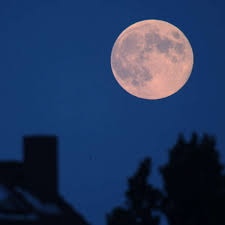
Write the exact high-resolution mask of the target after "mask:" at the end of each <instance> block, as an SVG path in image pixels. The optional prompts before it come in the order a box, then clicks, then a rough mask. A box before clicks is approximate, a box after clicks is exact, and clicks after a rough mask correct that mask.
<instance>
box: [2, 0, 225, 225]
mask: <svg viewBox="0 0 225 225" xmlns="http://www.w3.org/2000/svg"><path fill="white" fill-rule="evenodd" d="M224 10H225V1H223V0H198V1H197V0H189V1H184V0H176V1H175V0H172V1H171V0H170V1H168V0H162V1H157V0H155V1H150V0H130V1H127V0H113V1H111V0H109V1H103V0H102V1H101V0H98V1H91V0H88V1H74V0H60V1H59V0H58V1H57V0H55V1H53V0H40V1H30V0H20V1H18V0H7V1H0V106H1V108H0V135H1V136H0V159H1V160H6V159H7V160H14V159H16V160H21V159H22V136H23V135H30V134H55V135H58V136H59V156H60V158H59V163H60V166H59V175H60V176H59V179H60V187H59V189H60V193H61V194H62V195H63V196H64V197H65V199H66V200H67V201H68V202H70V203H71V204H72V205H73V207H74V208H75V209H77V210H78V211H79V212H80V213H82V214H83V215H84V216H85V218H86V219H87V220H88V221H89V222H90V223H92V224H93V225H103V224H105V214H106V213H107V212H110V211H111V210H112V209H113V207H115V206H117V205H119V204H122V202H123V201H124V191H125V190H126V184H127V177H129V176H131V175H133V173H134V172H135V170H136V168H137V166H138V164H139V162H140V161H141V160H142V159H143V158H144V157H146V156H150V157H152V158H153V174H152V176H151V179H150V181H151V182H152V183H153V184H154V185H155V186H158V187H161V177H160V176H159V174H158V171H157V168H158V166H159V165H162V164H164V163H165V162H166V161H167V155H168V149H169V148H170V147H172V146H173V144H174V143H175V141H176V139H177V135H178V133H179V132H183V133H184V134H185V136H186V137H187V138H190V135H191V133H192V132H193V131H197V132H198V133H199V134H203V133H204V132H206V133H209V134H212V135H215V136H216V140H217V148H218V149H219V150H220V152H221V156H222V160H223V162H224V161H225V153H224V151H225V138H224V128H225V119H224V117H225V64H224V63H225V61H224V52H225V44H224V40H225V26H224V21H225V14H224ZM145 19H160V20H165V21H167V22H169V23H172V24H173V25H175V26H177V27H178V28H179V29H180V30H181V31H182V32H183V33H184V34H185V35H186V37H187V38H188V40H189V41H190V43H191V45H192V48H193V52H194V67H193V71H192V74H191V76H190V79H189V80H188V82H187V83H186V84H185V86H184V87H183V88H182V89H181V90H180V91H179V92H177V93H176V94H174V95H172V96H170V97H168V98H165V99H161V100H154V101H151V100H144V99H140V98H136V97H134V96H132V95H130V94H128V93H127V92H126V91H124V90H123V89H122V88H121V87H120V86H119V84H118V83H117V81H116V80H115V78H114V76H113V74H112V71H111V65H110V55H111V50H112V47H113V44H114V42H115V40H116V38H117V37H118V35H119V34H120V33H121V32H122V31H123V30H124V29H125V28H127V27H128V26H130V25H131V24H133V23H135V22H138V21H141V20H145Z"/></svg>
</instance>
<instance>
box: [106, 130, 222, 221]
mask: <svg viewBox="0 0 225 225" xmlns="http://www.w3.org/2000/svg"><path fill="white" fill-rule="evenodd" d="M151 167H152V160H151V158H149V157H146V158H145V159H144V160H143V161H142V162H141V163H140V165H139V167H138V169H137V171H136V173H135V174H134V175H133V176H132V177H130V178H129V179H128V189H127V191H126V193H125V197H126V201H125V203H124V206H118V207H116V208H114V209H113V210H112V212H111V213H109V214H107V215H106V223H107V225H159V224H160V215H161V214H164V215H165V216H166V218H167V222H168V224H169V225H225V174H224V173H223V169H224V166H223V165H222V164H221V162H220V160H219V153H218V151H217V149H216V142H215V138H214V137H213V136H209V135H207V134H205V135H203V137H202V138H201V139H200V138H199V137H198V135H197V134H196V133H193V134H192V137H191V139H190V141H186V140H185V139H184V137H183V135H179V137H178V140H177V143H176V144H175V146H174V147H172V148H171V149H170V150H169V159H168V162H167V164H165V165H163V166H161V167H160V168H159V172H160V174H161V176H162V178H163V190H159V189H157V188H155V187H153V186H152V185H151V184H149V183H148V178H149V175H150V174H151Z"/></svg>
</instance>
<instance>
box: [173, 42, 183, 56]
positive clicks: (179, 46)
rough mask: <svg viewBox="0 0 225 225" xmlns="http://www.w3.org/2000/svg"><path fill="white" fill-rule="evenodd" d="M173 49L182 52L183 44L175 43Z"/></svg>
mask: <svg viewBox="0 0 225 225" xmlns="http://www.w3.org/2000/svg"><path fill="white" fill-rule="evenodd" d="M175 51H176V52H177V53H178V54H183V53H184V45H183V44H181V43H176V45H175Z"/></svg>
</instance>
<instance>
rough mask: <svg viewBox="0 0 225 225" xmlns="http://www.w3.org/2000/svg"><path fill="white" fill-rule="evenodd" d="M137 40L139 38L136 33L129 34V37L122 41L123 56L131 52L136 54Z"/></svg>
mask: <svg viewBox="0 0 225 225" xmlns="http://www.w3.org/2000/svg"><path fill="white" fill-rule="evenodd" d="M138 39H139V38H138V35H137V34H136V33H131V34H129V36H128V37H127V38H125V39H124V40H123V41H122V45H121V53H122V54H123V55H129V54H131V53H132V52H136V50H137V49H139V47H138V42H137V40H138Z"/></svg>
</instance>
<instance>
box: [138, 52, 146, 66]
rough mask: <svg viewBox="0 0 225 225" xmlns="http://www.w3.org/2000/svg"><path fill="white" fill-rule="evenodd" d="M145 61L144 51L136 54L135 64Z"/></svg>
mask: <svg viewBox="0 0 225 225" xmlns="http://www.w3.org/2000/svg"><path fill="white" fill-rule="evenodd" d="M145 59H146V56H145V50H142V51H141V52H140V54H138V57H137V62H140V63H142V62H143V61H144V60H145Z"/></svg>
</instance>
